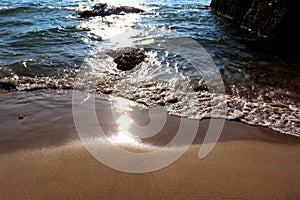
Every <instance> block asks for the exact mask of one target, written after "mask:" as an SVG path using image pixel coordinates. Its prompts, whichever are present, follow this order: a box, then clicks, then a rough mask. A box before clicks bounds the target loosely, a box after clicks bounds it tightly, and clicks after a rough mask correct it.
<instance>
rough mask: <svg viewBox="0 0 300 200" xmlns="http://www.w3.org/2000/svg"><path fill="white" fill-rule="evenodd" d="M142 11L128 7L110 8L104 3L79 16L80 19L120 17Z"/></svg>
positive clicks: (110, 6)
mask: <svg viewBox="0 0 300 200" xmlns="http://www.w3.org/2000/svg"><path fill="white" fill-rule="evenodd" d="M142 12H144V10H142V9H140V8H135V7H130V6H112V5H107V4H106V3H97V4H95V5H94V6H92V9H91V10H85V11H83V12H81V13H80V14H79V16H80V17H83V18H86V17H93V16H101V17H105V16H108V15H122V14H127V13H142Z"/></svg>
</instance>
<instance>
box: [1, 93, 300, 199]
mask: <svg viewBox="0 0 300 200" xmlns="http://www.w3.org/2000/svg"><path fill="white" fill-rule="evenodd" d="M107 104H108V101H106V100H105V98H103V97H101V98H99V100H98V101H97V106H96V107H97V113H98V114H99V116H98V117H99V119H100V120H101V121H102V122H103V124H105V126H106V127H104V129H105V130H111V132H115V131H116V130H117V127H116V125H114V124H113V123H112V122H111V120H110V118H109V113H107ZM131 116H132V119H136V120H141V119H142V121H143V117H141V116H144V118H146V117H145V112H144V111H139V112H138V114H132V115H131ZM0 120H1V122H2V123H1V124H0V133H1V134H0V162H1V165H0V180H1V181H0V199H1V200H2V199H3V200H4V199H5V200H6V199H7V200H13V199H299V198H300V171H299V169H298V168H299V164H300V138H297V137H293V136H287V135H281V134H279V133H276V132H273V131H270V130H268V129H265V128H262V127H257V126H249V125H246V124H243V123H240V122H234V121H226V122H225V126H224V129H223V131H222V134H221V137H220V139H219V140H218V143H217V144H216V146H215V147H214V149H213V150H212V151H211V152H210V154H209V155H208V156H206V157H205V158H204V159H199V157H198V153H199V149H200V146H201V144H202V141H203V136H204V134H205V131H206V129H207V126H208V123H209V120H201V121H200V125H199V129H198V134H197V137H196V138H195V140H194V142H193V144H192V145H191V146H190V148H189V149H188V151H187V152H186V153H185V154H184V155H183V156H182V157H181V158H180V159H178V160H177V161H176V162H174V163H173V164H171V165H170V166H168V167H166V168H163V169H161V170H158V171H155V172H151V173H142V174H130V173H124V172H120V171H117V170H114V169H111V168H109V167H107V166H105V165H103V164H102V163H101V162H99V161H98V160H97V159H95V158H94V157H93V156H92V155H91V154H90V153H89V152H88V151H87V150H86V148H85V147H84V146H83V145H82V143H81V141H80V139H79V136H78V134H77V132H76V129H75V125H74V121H73V116H72V105H71V94H70V93H65V94H55V93H50V94H49V92H42V91H41V92H30V93H11V94H3V95H2V96H1V107H0ZM178 120H179V117H174V116H168V123H166V126H165V127H164V129H163V130H162V131H161V132H160V136H159V137H158V138H155V139H153V140H149V141H148V142H149V143H151V144H154V145H155V144H156V143H157V144H159V145H161V144H162V143H164V141H167V140H168V138H170V137H173V135H172V134H174V130H175V129H176V125H174V124H176V123H177V122H178ZM186 132H187V133H188V132H189V130H188V129H187V130H186ZM135 164H136V165H138V164H139V163H135Z"/></svg>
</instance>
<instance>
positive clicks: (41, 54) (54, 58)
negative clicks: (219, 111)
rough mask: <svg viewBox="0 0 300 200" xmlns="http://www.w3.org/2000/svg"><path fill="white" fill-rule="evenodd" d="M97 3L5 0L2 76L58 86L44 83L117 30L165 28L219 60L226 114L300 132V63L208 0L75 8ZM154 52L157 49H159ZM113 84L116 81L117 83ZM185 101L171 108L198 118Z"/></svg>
mask: <svg viewBox="0 0 300 200" xmlns="http://www.w3.org/2000/svg"><path fill="white" fill-rule="evenodd" d="M121 2H122V1H121ZM93 3H94V2H90V1H83V0H64V1H42V0H39V1H36V0H35V1H33V0H23V1H14V0H13V1H11V0H10V1H8V0H2V1H1V2H0V17H1V21H0V78H1V79H0V82H13V83H14V84H17V89H20V90H21V89H22V88H24V87H21V85H22V84H23V85H26V89H30V88H35V89H36V87H37V84H32V83H38V84H39V86H38V87H41V88H47V87H49V88H60V87H59V86H58V87H53V84H52V83H51V84H52V85H51V84H45V85H43V86H41V84H43V83H45V82H47V81H49V80H56V82H62V84H64V82H66V84H67V85H72V80H73V79H70V77H72V76H74V74H76V73H77V72H78V71H80V70H82V63H84V61H85V59H86V57H87V56H88V55H89V54H90V52H91V51H92V50H93V49H94V48H96V47H99V46H101V45H103V46H104V45H105V44H106V42H107V41H109V40H110V39H111V38H113V36H115V35H117V37H119V36H118V34H120V33H122V31H123V30H125V29H126V30H139V31H141V30H147V31H150V32H151V31H152V32H155V31H158V30H160V32H165V33H166V34H167V35H168V34H169V35H172V33H176V34H177V35H181V36H185V37H189V38H191V39H192V40H194V41H196V42H198V43H199V44H201V45H202V46H203V47H204V48H205V50H206V51H207V52H208V54H209V55H210V56H211V58H212V59H213V60H214V62H215V63H216V66H217V68H218V70H219V71H220V73H221V75H222V78H223V81H224V83H225V89H226V94H227V100H228V105H229V112H228V116H224V117H225V118H230V119H239V120H241V121H244V122H246V123H249V124H254V125H261V126H266V127H269V128H271V129H273V130H276V131H279V132H282V133H286V134H293V135H300V102H299V99H300V71H299V67H300V63H299V62H298V61H295V60H290V59H287V58H286V57H281V55H280V54H278V52H277V51H275V50H270V49H268V48H267V47H266V46H265V45H264V43H261V42H258V41H259V40H258V38H256V37H255V36H253V35H251V34H249V33H248V32H246V31H244V30H241V29H239V28H238V27H236V25H235V24H234V23H232V22H231V21H230V20H228V19H224V18H222V17H219V16H215V15H213V14H212V13H211V11H210V10H209V9H208V8H207V6H208V5H209V4H210V1H209V0H199V1H193V0H186V1H181V0H172V1H171V0H160V1H157V0H143V1H135V2H132V1H130V2H129V1H128V2H125V1H123V2H122V4H125V5H126V4H129V5H133V6H139V7H141V8H143V9H145V10H146V12H145V13H143V14H141V15H131V14H129V15H124V16H108V17H105V18H102V17H95V18H89V19H82V18H79V17H78V12H80V11H81V10H82V9H85V8H87V7H88V6H90V5H92V4H93ZM176 34H175V37H176ZM149 54H150V55H154V54H155V52H153V51H151V52H149ZM159 55H161V54H159ZM150 57H151V56H150ZM151 59H154V60H155V61H161V65H166V66H170V68H172V69H174V66H173V65H174V63H176V61H174V62H173V60H170V59H169V58H168V57H165V58H158V56H156V57H155V56H154V57H153V58H151ZM94 64H95V63H94ZM95 65H96V64H95ZM179 65H180V62H179ZM100 67H101V66H100ZM148 67H149V66H148ZM175 67H176V66H175ZM147 69H148V68H147ZM164 69H165V68H164ZM107 71H109V70H107ZM112 71H113V70H112ZM146 71H147V72H148V71H151V69H150V70H146ZM146 71H145V73H140V74H143V76H145V79H146V77H149V76H150V75H151V76H152V75H153V73H154V75H155V73H157V74H156V75H157V76H156V77H159V76H161V77H162V78H166V77H167V76H176V75H174V74H176V73H177V71H176V70H173V71H172V70H171V71H172V73H173V74H172V73H171V74H167V75H166V74H165V75H161V74H159V73H161V72H159V71H158V70H152V71H151V73H152V74H149V73H148V74H147V73H146ZM165 71H167V70H165ZM187 71H188V70H187ZM113 72H114V73H116V71H113ZM104 75H105V77H102V79H103V80H107V81H106V82H105V83H101V84H102V85H109V86H110V87H112V85H113V84H114V83H113V82H112V81H111V79H112V78H111V77H110V74H109V73H107V74H104ZM184 76H186V78H187V79H189V80H191V81H194V79H196V78H195V76H198V75H197V74H196V75H195V74H194V73H185V74H184ZM131 78H132V76H131ZM119 79H122V77H121V78H120V77H119ZM127 79H128V77H127V76H126V77H125V76H124V77H123V80H124V83H125V85H126V83H128V84H129V82H126V81H127ZM197 81H198V80H197ZM130 84H132V83H130ZM19 85H20V87H18V86H19ZM49 85H50V86H49ZM136 87H138V84H137V85H136ZM62 88H63V87H62ZM66 88H69V87H66ZM126 88H129V87H126ZM123 89H124V88H123ZM115 90H118V88H117V87H115ZM119 90H120V91H117V93H118V94H119V95H122V96H125V97H128V98H131V97H129V96H127V95H128V94H129V93H131V91H125V89H124V91H122V90H121V89H119ZM139 91H140V90H139ZM122 92H124V94H122ZM143 92H145V91H140V93H143ZM148 92H149V91H148ZM151 92H154V91H150V93H151ZM191 95H193V94H191ZM197 95H198V96H199V94H198V93H197V94H194V96H197ZM200 96H201V94H200ZM131 99H133V100H136V101H139V100H140V99H134V98H131ZM144 101H145V102H144V103H145V104H149V105H150V104H151V103H153V102H150V100H149V102H147V101H148V100H147V99H144ZM181 104H184V106H182V108H183V107H185V108H186V109H187V110H184V111H183V110H182V109H178V110H176V109H177V108H176V107H172V106H169V107H168V105H166V107H167V108H168V110H169V111H170V112H171V113H172V114H177V115H181V114H182V115H185V116H187V117H191V118H201V116H198V115H197V112H198V111H197V109H196V110H194V111H193V112H190V109H194V104H193V105H192V104H189V102H185V103H183V102H181V101H180V98H179V102H178V107H180V106H181ZM200 107H201V106H200ZM179 110H180V112H179ZM249 110H250V111H249Z"/></svg>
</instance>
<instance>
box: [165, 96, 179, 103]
mask: <svg viewBox="0 0 300 200" xmlns="http://www.w3.org/2000/svg"><path fill="white" fill-rule="evenodd" d="M166 102H167V103H177V102H178V98H177V97H169V98H167V99H166Z"/></svg>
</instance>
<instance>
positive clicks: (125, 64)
mask: <svg viewBox="0 0 300 200" xmlns="http://www.w3.org/2000/svg"><path fill="white" fill-rule="evenodd" d="M113 57H115V58H114V62H115V63H116V64H117V69H119V70H122V71H128V70H131V69H133V68H134V67H135V66H137V65H138V64H140V63H142V62H143V61H144V60H145V58H146V55H145V53H144V51H143V50H141V49H122V50H118V51H117V52H115V56H113Z"/></svg>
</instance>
